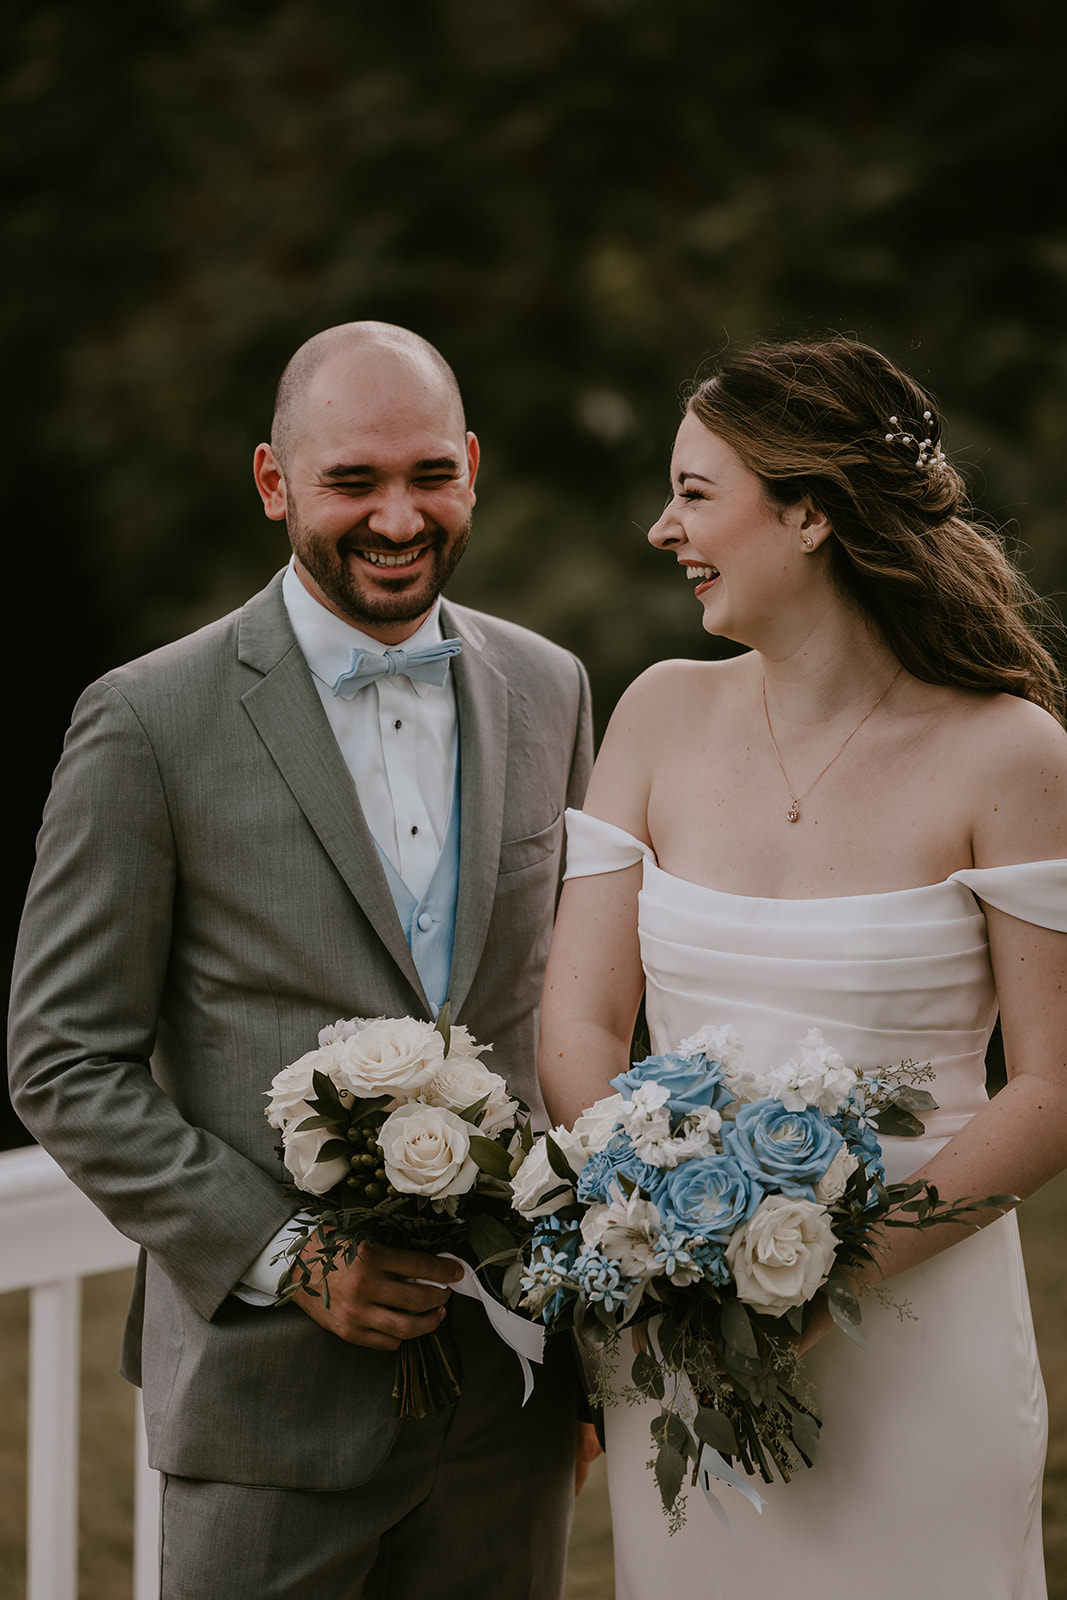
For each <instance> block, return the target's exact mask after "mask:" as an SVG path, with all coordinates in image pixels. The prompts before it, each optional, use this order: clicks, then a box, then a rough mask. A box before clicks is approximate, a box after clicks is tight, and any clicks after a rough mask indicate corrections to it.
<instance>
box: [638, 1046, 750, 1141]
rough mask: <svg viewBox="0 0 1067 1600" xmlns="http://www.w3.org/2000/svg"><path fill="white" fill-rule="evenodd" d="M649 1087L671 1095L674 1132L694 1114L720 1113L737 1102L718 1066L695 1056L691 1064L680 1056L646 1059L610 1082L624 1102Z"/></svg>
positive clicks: (669, 1106) (668, 1105)
mask: <svg viewBox="0 0 1067 1600" xmlns="http://www.w3.org/2000/svg"><path fill="white" fill-rule="evenodd" d="M646 1083H658V1084H661V1085H662V1087H663V1088H664V1089H666V1090H667V1091H668V1093H669V1095H670V1098H669V1099H668V1101H667V1109H668V1111H669V1112H670V1113H671V1125H672V1128H676V1127H677V1124H678V1123H679V1122H680V1121H681V1120H682V1118H683V1117H687V1116H688V1115H689V1113H690V1112H691V1111H703V1110H713V1111H721V1110H722V1108H723V1106H728V1105H730V1104H731V1102H732V1101H733V1099H734V1096H733V1094H732V1093H731V1091H730V1090H729V1089H728V1088H727V1087H726V1085H725V1083H723V1081H722V1067H721V1066H720V1064H719V1062H717V1061H709V1060H708V1059H707V1057H706V1056H696V1057H695V1058H694V1059H692V1060H691V1059H690V1058H689V1057H688V1056H679V1055H669V1056H646V1057H645V1059H644V1061H638V1062H637V1063H636V1065H635V1066H633V1067H631V1068H630V1070H629V1072H623V1073H621V1074H620V1075H619V1077H617V1078H612V1080H611V1086H612V1088H613V1089H617V1090H618V1091H619V1093H620V1094H621V1095H622V1097H623V1099H624V1100H632V1099H633V1096H634V1091H635V1090H637V1089H640V1088H641V1087H642V1085H643V1084H646Z"/></svg>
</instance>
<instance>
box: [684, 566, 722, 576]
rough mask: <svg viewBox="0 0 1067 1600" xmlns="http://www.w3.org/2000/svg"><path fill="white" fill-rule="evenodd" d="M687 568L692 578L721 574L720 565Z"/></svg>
mask: <svg viewBox="0 0 1067 1600" xmlns="http://www.w3.org/2000/svg"><path fill="white" fill-rule="evenodd" d="M686 570H687V571H688V573H689V576H690V577H691V578H717V577H718V576H719V569H718V567H688V568H687V569H686Z"/></svg>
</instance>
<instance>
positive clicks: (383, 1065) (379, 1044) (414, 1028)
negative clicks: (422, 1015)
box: [331, 1017, 445, 1100]
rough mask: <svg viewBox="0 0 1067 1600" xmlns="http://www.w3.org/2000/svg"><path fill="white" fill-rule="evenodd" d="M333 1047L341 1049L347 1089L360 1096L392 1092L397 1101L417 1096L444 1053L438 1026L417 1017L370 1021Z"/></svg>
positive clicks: (440, 1061) (340, 1057)
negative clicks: (421, 1020) (419, 1020)
mask: <svg viewBox="0 0 1067 1600" xmlns="http://www.w3.org/2000/svg"><path fill="white" fill-rule="evenodd" d="M331 1048H333V1049H336V1050H338V1052H339V1061H340V1072H341V1078H342V1081H343V1083H344V1086H345V1088H346V1089H350V1090H351V1091H352V1093H353V1094H354V1095H358V1096H360V1097H361V1098H362V1097H363V1096H368V1097H370V1096H375V1095H382V1094H389V1095H392V1096H393V1097H394V1098H395V1099H397V1100H411V1099H414V1097H415V1095H417V1094H418V1092H419V1090H420V1089H421V1088H422V1086H423V1084H424V1083H426V1082H428V1081H429V1079H430V1078H432V1076H433V1074H434V1073H435V1072H436V1071H437V1070H438V1068H439V1067H440V1065H441V1063H442V1061H443V1060H444V1056H445V1046H444V1040H443V1039H442V1038H441V1035H440V1034H439V1033H438V1031H437V1029H436V1028H434V1027H431V1025H430V1024H429V1023H428V1022H417V1021H416V1020H415V1018H414V1017H399V1018H394V1019H387V1020H386V1021H384V1022H368V1024H367V1026H366V1027H365V1028H361V1029H360V1031H359V1032H358V1033H357V1034H354V1035H353V1036H352V1037H351V1038H349V1039H344V1040H342V1041H340V1043H339V1044H337V1045H334V1046H331Z"/></svg>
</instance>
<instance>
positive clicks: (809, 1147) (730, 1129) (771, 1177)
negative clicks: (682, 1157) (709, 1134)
mask: <svg viewBox="0 0 1067 1600" xmlns="http://www.w3.org/2000/svg"><path fill="white" fill-rule="evenodd" d="M843 1143H844V1140H843V1139H842V1137H841V1135H840V1134H839V1133H838V1131H837V1129H836V1128H835V1127H833V1126H831V1124H830V1122H829V1121H828V1120H827V1119H826V1118H825V1117H824V1116H822V1114H821V1113H820V1112H818V1111H816V1110H815V1108H814V1107H813V1106H807V1107H806V1108H805V1109H804V1110H803V1111H790V1110H788V1109H787V1107H785V1106H784V1105H782V1103H781V1101H780V1100H757V1101H755V1102H754V1103H753V1104H752V1105H747V1106H742V1107H741V1109H740V1110H739V1111H738V1113H737V1118H736V1121H734V1122H733V1123H728V1124H726V1125H725V1126H724V1127H723V1130H722V1147H723V1150H724V1151H728V1152H729V1154H730V1155H732V1156H733V1158H734V1160H735V1161H736V1162H737V1163H738V1165H739V1166H740V1167H742V1168H743V1169H744V1171H745V1172H746V1173H747V1174H748V1175H749V1177H750V1178H752V1179H753V1181H754V1182H756V1183H759V1184H762V1185H763V1187H764V1188H765V1189H767V1190H770V1191H772V1192H773V1191H777V1192H778V1193H780V1194H787V1195H791V1196H792V1197H793V1198H794V1199H795V1200H814V1198H815V1193H814V1188H815V1185H816V1184H817V1183H818V1181H819V1179H820V1178H821V1177H822V1175H823V1173H824V1172H825V1171H826V1169H827V1167H828V1166H829V1165H830V1163H831V1161H832V1160H833V1159H834V1156H835V1155H836V1154H837V1152H838V1151H839V1150H840V1148H841V1146H842V1144H843Z"/></svg>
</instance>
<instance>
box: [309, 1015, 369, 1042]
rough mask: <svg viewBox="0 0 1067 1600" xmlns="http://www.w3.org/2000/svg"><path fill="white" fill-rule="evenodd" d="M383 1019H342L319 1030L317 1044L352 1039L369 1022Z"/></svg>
mask: <svg viewBox="0 0 1067 1600" xmlns="http://www.w3.org/2000/svg"><path fill="white" fill-rule="evenodd" d="M384 1020H385V1019H384V1017H348V1018H345V1017H342V1018H341V1019H340V1020H339V1021H338V1022H331V1023H330V1024H329V1025H328V1026H327V1027H325V1028H320V1029H319V1044H320V1045H328V1044H336V1043H338V1042H340V1041H342V1040H344V1039H353V1038H354V1037H355V1036H356V1034H357V1033H359V1031H360V1029H361V1028H365V1027H367V1026H368V1024H369V1023H370V1022H383V1021H384Z"/></svg>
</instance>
